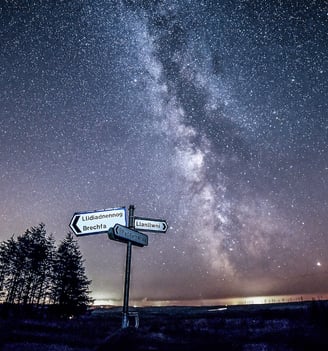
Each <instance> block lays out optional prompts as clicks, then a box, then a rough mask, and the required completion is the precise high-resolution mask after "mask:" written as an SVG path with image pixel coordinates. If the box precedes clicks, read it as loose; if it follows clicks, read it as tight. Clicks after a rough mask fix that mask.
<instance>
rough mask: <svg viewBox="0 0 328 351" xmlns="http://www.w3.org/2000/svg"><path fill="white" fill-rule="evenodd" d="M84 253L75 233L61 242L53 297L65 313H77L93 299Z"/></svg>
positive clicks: (56, 261)
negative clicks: (80, 248) (90, 295)
mask: <svg viewBox="0 0 328 351" xmlns="http://www.w3.org/2000/svg"><path fill="white" fill-rule="evenodd" d="M83 263H84V261H83V259H82V254H81V252H80V250H79V247H78V244H77V242H76V241H75V240H74V238H73V235H72V234H71V233H68V234H67V235H66V237H65V238H64V240H63V241H62V242H61V243H60V245H59V247H58V250H57V255H56V260H55V263H54V276H53V279H54V280H53V290H52V298H53V301H54V303H55V304H58V305H59V310H60V311H61V312H62V313H63V314H65V315H69V314H76V313H78V312H79V311H81V310H84V309H85V307H86V306H87V305H88V304H89V303H90V302H91V301H92V299H91V298H90V297H89V293H90V291H89V285H90V283H91V281H90V280H88V279H87V276H86V273H85V268H84V265H83Z"/></svg>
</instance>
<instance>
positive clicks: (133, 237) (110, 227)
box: [69, 205, 168, 328]
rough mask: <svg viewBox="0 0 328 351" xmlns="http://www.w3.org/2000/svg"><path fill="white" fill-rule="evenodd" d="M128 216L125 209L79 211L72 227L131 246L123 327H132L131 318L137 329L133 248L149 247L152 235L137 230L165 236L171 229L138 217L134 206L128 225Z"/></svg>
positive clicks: (76, 231) (127, 254) (162, 224)
mask: <svg viewBox="0 0 328 351" xmlns="http://www.w3.org/2000/svg"><path fill="white" fill-rule="evenodd" d="M126 217H127V216H126V209H125V207H121V208H111V209H107V210H102V211H93V212H92V211H90V212H77V213H74V215H73V217H72V219H71V222H70V224H69V226H70V228H71V230H72V231H73V232H74V234H75V235H77V236H82V235H92V234H101V233H107V234H108V237H109V239H111V240H114V241H118V242H121V243H125V244H127V245H126V262H125V280H124V301H123V317H122V328H127V327H128V326H129V316H130V317H131V316H134V317H135V327H136V328H137V327H138V324H139V317H138V314H137V313H129V290H130V272H131V254H132V245H135V246H139V247H144V246H147V245H148V236H147V235H146V234H143V233H140V232H139V231H137V230H135V229H138V230H141V231H144V232H155V233H156V232H157V233H165V232H166V231H167V228H168V226H167V223H166V221H165V220H163V219H152V218H143V217H135V216H134V206H133V205H130V206H129V217H128V223H127V218H126Z"/></svg>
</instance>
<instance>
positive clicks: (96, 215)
mask: <svg viewBox="0 0 328 351" xmlns="http://www.w3.org/2000/svg"><path fill="white" fill-rule="evenodd" d="M115 224H121V225H123V226H126V225H127V220H126V208H125V207H121V208H110V209H106V210H100V211H87V212H76V213H74V215H73V217H72V219H71V222H70V224H69V226H70V228H71V229H72V231H73V233H74V234H75V235H77V236H80V235H92V234H101V233H107V232H108V229H109V228H112V227H114V226H115Z"/></svg>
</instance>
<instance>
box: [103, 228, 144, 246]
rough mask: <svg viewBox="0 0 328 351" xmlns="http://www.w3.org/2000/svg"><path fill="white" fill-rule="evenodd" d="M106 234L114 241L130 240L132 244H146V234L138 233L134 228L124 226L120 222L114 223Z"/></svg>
mask: <svg viewBox="0 0 328 351" xmlns="http://www.w3.org/2000/svg"><path fill="white" fill-rule="evenodd" d="M108 236H109V238H110V239H112V240H116V241H121V242H128V241H131V243H132V244H133V245H137V246H141V247H142V246H147V245H148V236H147V235H146V234H143V233H139V232H137V231H136V230H132V229H130V228H127V227H124V226H122V225H120V224H116V225H115V226H114V228H110V229H109V231H108Z"/></svg>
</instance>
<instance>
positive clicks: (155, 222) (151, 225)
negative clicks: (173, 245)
mask: <svg viewBox="0 0 328 351" xmlns="http://www.w3.org/2000/svg"><path fill="white" fill-rule="evenodd" d="M134 227H135V228H136V229H138V230H141V231H143V232H157V233H165V232H166V231H167V228H168V226H167V223H166V221H165V220H164V219H153V218H143V217H134Z"/></svg>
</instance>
